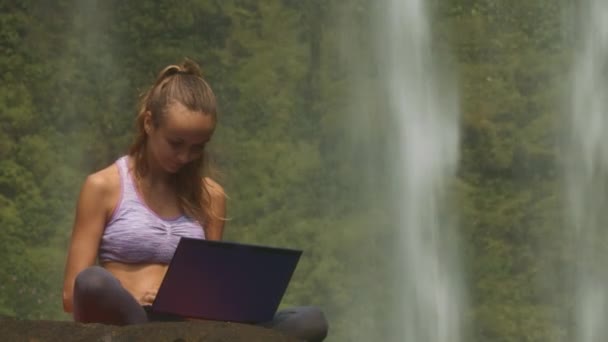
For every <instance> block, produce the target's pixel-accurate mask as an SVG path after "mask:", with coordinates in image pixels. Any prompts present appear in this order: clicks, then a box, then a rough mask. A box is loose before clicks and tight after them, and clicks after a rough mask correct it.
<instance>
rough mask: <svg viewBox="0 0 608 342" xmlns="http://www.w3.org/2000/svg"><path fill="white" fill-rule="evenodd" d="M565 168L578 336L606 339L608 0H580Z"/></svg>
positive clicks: (586, 341)
mask: <svg viewBox="0 0 608 342" xmlns="http://www.w3.org/2000/svg"><path fill="white" fill-rule="evenodd" d="M580 4H581V7H580V23H581V25H580V31H579V32H580V37H581V38H579V39H580V43H581V48H580V49H578V51H579V52H578V54H577V56H576V59H575V64H574V72H573V74H572V77H573V79H572V87H573V89H572V90H571V92H572V94H573V100H572V108H571V116H570V121H569V127H568V129H569V140H568V148H569V150H567V154H566V155H565V156H564V157H565V158H566V160H567V169H566V188H567V194H568V205H569V206H568V214H569V218H570V219H571V221H570V223H571V224H570V225H569V227H571V228H572V232H571V233H572V234H573V236H574V239H573V241H574V242H575V243H576V244H575V246H574V249H573V250H574V253H575V258H574V260H575V262H576V266H577V267H576V271H575V273H574V277H573V278H574V290H575V293H576V295H575V296H574V300H575V302H574V309H575V310H574V321H575V326H576V328H575V329H574V332H573V335H574V336H575V338H574V339H575V340H576V341H580V342H596V341H606V339H607V338H608V324H606V315H607V314H608V267H606V265H605V264H603V263H602V260H604V259H605V258H606V255H607V254H606V252H608V226H607V223H608V215H607V214H608V210H607V208H608V191H607V190H608V135H607V132H608V96H607V94H608V74H607V72H608V2H606V1H605V0H595V1H594V0H590V1H582V2H581V3H580Z"/></svg>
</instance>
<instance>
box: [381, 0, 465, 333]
mask: <svg viewBox="0 0 608 342" xmlns="http://www.w3.org/2000/svg"><path fill="white" fill-rule="evenodd" d="M381 3H382V5H380V7H379V11H378V12H377V13H378V15H377V18H376V19H377V20H375V28H376V30H377V41H378V42H380V43H379V47H378V49H377V52H376V54H377V56H376V60H377V61H378V69H379V71H380V77H381V81H382V82H383V83H385V89H386V100H387V108H388V113H387V115H388V120H389V121H390V122H391V123H392V124H393V125H394V127H392V128H391V129H392V133H391V134H392V136H391V137H390V138H391V140H392V141H394V144H393V145H392V147H390V151H389V159H390V160H391V162H390V165H389V168H390V169H391V171H390V173H391V174H392V184H393V185H394V188H393V189H394V192H393V198H392V199H391V200H392V202H393V203H395V207H396V212H397V214H396V217H395V220H396V222H395V225H396V226H397V227H398V228H397V229H398V231H399V233H398V235H397V236H398V240H399V241H398V243H397V249H398V250H397V252H396V253H395V255H396V260H395V267H394V268H393V270H394V272H395V275H396V279H395V280H396V287H395V288H396V293H395V296H396V298H395V300H396V304H397V305H396V311H397V312H396V313H395V314H394V315H393V318H392V319H393V320H394V321H393V322H392V324H390V326H391V328H390V329H391V331H390V334H389V337H390V339H391V341H412V342H414V341H415V342H448V341H449V342H458V341H460V340H461V337H462V331H461V329H462V328H461V325H462V324H461V320H462V316H463V312H462V310H463V303H464V300H463V298H464V296H463V288H464V286H463V284H462V278H463V277H462V268H461V265H460V263H459V261H460V258H459V256H458V247H457V246H456V241H457V239H452V238H453V237H454V236H455V227H454V223H453V222H452V220H451V219H450V217H451V213H450V206H449V204H448V203H447V201H446V199H447V189H448V187H449V185H450V183H451V181H452V180H453V178H454V177H455V172H456V168H457V164H458V150H459V146H458V144H459V134H458V119H459V117H458V116H459V115H458V114H459V113H458V112H459V111H458V103H457V100H456V91H455V89H454V88H453V87H450V86H446V85H445V84H452V83H451V82H449V77H446V75H445V74H442V73H441V72H440V71H439V64H438V63H437V58H435V57H436V56H433V53H432V52H431V32H430V25H429V13H428V8H427V3H428V1H425V0H385V1H382V2H381Z"/></svg>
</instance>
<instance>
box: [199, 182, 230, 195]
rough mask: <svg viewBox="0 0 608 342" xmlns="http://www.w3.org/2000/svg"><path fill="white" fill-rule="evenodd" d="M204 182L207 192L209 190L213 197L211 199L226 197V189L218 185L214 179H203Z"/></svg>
mask: <svg viewBox="0 0 608 342" xmlns="http://www.w3.org/2000/svg"><path fill="white" fill-rule="evenodd" d="M203 182H205V186H206V187H207V190H209V194H210V195H211V197H213V198H224V197H226V193H225V192H224V188H222V186H221V185H220V184H219V183H217V182H216V181H214V180H213V179H211V178H209V177H205V178H203Z"/></svg>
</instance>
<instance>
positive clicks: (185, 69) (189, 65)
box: [180, 58, 203, 77]
mask: <svg viewBox="0 0 608 342" xmlns="http://www.w3.org/2000/svg"><path fill="white" fill-rule="evenodd" d="M180 73H183V74H187V75H194V76H198V77H203V71H202V70H201V67H200V66H199V65H198V64H196V62H194V61H193V60H191V59H189V58H185V59H184V61H183V62H182V64H181V65H180Z"/></svg>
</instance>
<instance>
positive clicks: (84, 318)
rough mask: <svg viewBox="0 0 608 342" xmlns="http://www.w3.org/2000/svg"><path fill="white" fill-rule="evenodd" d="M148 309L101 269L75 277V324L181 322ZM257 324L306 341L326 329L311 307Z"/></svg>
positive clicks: (316, 338) (287, 311)
mask: <svg viewBox="0 0 608 342" xmlns="http://www.w3.org/2000/svg"><path fill="white" fill-rule="evenodd" d="M148 309H149V308H148V307H142V306H141V305H140V304H139V303H138V302H137V300H135V298H133V296H132V295H131V294H130V293H129V292H128V291H127V290H126V289H125V288H124V287H122V285H121V284H120V282H119V281H118V279H116V277H114V276H113V275H112V274H111V273H110V272H108V271H107V270H106V269H104V268H103V267H99V266H92V267H89V268H87V269H85V270H83V271H82V272H80V273H79V274H78V276H77V277H76V282H75V284H74V319H75V320H76V321H77V322H82V323H105V324H114V325H128V324H140V323H146V322H151V321H167V320H172V321H180V320H183V319H182V318H181V317H179V316H174V315H159V314H155V313H152V312H151V311H149V310H148ZM260 325H261V326H264V327H268V328H272V329H275V330H278V331H281V332H283V333H285V334H287V335H290V336H294V337H297V338H300V339H303V340H306V341H323V339H325V337H326V336H327V330H328V325H327V320H326V319H325V315H324V314H323V312H322V311H321V310H319V309H318V308H316V307H312V306H307V307H294V308H289V309H285V310H281V311H279V312H277V314H276V315H275V317H274V318H273V320H272V321H270V322H267V323H264V324H260Z"/></svg>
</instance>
